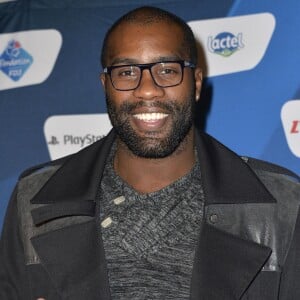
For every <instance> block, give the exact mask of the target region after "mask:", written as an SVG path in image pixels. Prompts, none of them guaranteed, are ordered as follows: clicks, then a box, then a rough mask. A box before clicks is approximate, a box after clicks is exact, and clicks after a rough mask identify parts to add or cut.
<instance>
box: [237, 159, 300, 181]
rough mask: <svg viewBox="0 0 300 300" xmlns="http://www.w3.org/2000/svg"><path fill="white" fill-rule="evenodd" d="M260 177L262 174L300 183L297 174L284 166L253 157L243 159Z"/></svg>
mask: <svg viewBox="0 0 300 300" xmlns="http://www.w3.org/2000/svg"><path fill="white" fill-rule="evenodd" d="M241 158H242V159H243V160H244V161H245V162H246V163H247V164H248V165H249V166H250V167H251V168H252V169H253V171H254V172H255V173H257V174H258V175H260V174H261V175H262V174H265V175H267V174H269V175H270V176H272V175H273V176H281V177H284V178H286V179H287V180H290V181H291V182H298V183H299V182H300V176H298V175H297V174H296V173H294V172H292V171H291V170H289V169H287V168H284V167H282V166H279V165H276V164H273V163H270V162H267V161H264V160H260V159H256V158H251V157H245V156H242V157H241Z"/></svg>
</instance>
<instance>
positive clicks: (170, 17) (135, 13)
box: [101, 6, 198, 68]
mask: <svg viewBox="0 0 300 300" xmlns="http://www.w3.org/2000/svg"><path fill="white" fill-rule="evenodd" d="M159 22H165V23H173V24H176V25H177V26H179V27H180V28H181V30H182V32H183V47H184V48H186V51H187V53H188V56H189V59H190V61H191V62H192V63H194V64H197V60H198V57H197V45H196V40H195V37H194V34H193V31H192V29H191V28H190V27H189V26H188V24H187V23H186V22H185V21H184V20H182V19H181V18H179V17H178V16H176V15H174V14H172V13H170V12H168V11H166V10H163V9H160V8H158V7H153V6H142V7H139V8H136V9H134V10H131V11H129V12H128V13H126V14H125V15H123V16H122V17H120V18H119V19H118V20H117V21H116V22H115V23H114V24H113V25H112V26H111V27H110V29H109V30H108V31H107V33H106V35H105V37H104V40H103V45H102V51H101V64H102V67H103V68H104V67H106V60H107V53H108V41H109V38H110V35H111V34H112V32H113V31H114V30H115V29H116V28H117V27H119V26H120V25H122V24H123V23H136V24H140V25H151V24H152V23H159Z"/></svg>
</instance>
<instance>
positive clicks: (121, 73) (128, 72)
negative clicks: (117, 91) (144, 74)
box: [115, 66, 138, 78]
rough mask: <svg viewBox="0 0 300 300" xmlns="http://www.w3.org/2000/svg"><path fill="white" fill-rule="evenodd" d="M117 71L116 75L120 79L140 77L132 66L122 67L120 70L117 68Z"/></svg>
mask: <svg viewBox="0 0 300 300" xmlns="http://www.w3.org/2000/svg"><path fill="white" fill-rule="evenodd" d="M115 71H116V75H117V76H118V77H123V78H124V77H125V78H126V77H127V78H130V77H136V76H137V75H138V72H137V70H136V68H135V67H131V66H129V67H128V66H127V67H120V68H116V69H115Z"/></svg>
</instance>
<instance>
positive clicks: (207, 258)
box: [191, 133, 276, 300]
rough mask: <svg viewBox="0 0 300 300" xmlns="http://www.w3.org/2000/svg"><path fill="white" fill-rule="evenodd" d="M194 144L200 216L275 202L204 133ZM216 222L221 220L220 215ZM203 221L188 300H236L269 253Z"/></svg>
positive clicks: (246, 168)
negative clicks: (222, 208) (199, 182)
mask: <svg viewBox="0 0 300 300" xmlns="http://www.w3.org/2000/svg"><path fill="white" fill-rule="evenodd" d="M196 143H197V149H198V156H199V158H198V159H199V162H200V168H201V178H202V182H203V189H204V193H205V202H206V203H205V205H206V213H208V212H209V211H210V207H214V208H216V207H218V205H220V206H224V205H225V206H226V205H228V206H230V205H232V204H250V203H252V204H253V203H266V204H271V205H272V204H274V203H276V200H275V199H274V198H273V196H272V195H271V194H270V193H269V191H268V190H267V189H266V188H265V186H264V185H263V184H262V183H261V181H260V180H259V179H258V177H257V176H256V175H255V173H254V172H253V171H252V170H251V169H250V168H249V166H248V165H247V164H246V163H245V162H244V161H243V160H242V159H241V158H240V157H239V156H237V155H236V154H235V153H233V152H232V151H231V150H229V149H227V148H226V147H225V146H224V145H222V144H220V143H219V142H217V141H216V140H214V139H213V138H211V137H209V136H208V135H206V134H202V133H199V135H198V136H197V138H196ZM212 217H215V218H218V216H217V215H213V216H212ZM222 217H223V218H225V219H226V215H223V216H222ZM209 218H210V216H209V215H206V216H205V220H204V224H203V228H202V232H201V237H200V240H199V243H198V247H197V249H196V253H195V262H194V268H193V276H192V283H191V299H192V300H196V299H197V300H199V299H202V300H207V299H208V300H219V299H224V300H226V299H230V300H232V299H241V297H242V295H243V294H244V293H245V291H246V290H247V288H248V287H249V286H250V284H251V282H252V281H253V280H254V279H255V277H256V276H257V275H258V273H259V272H260V271H261V269H262V267H263V265H264V264H265V263H266V261H267V260H268V258H269V257H270V255H271V249H270V248H268V247H266V246H263V245H260V244H257V243H255V242H253V241H251V240H247V239H244V238H242V237H241V236H239V235H235V234H232V233H230V232H225V231H224V230H222V228H217V227H216V226H213V223H214V221H217V220H213V219H212V220H211V221H212V222H209ZM227 220H228V219H227ZM231 221H232V222H234V220H231ZM209 223H211V224H209Z"/></svg>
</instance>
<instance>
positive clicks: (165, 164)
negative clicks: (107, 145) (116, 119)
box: [114, 129, 196, 193]
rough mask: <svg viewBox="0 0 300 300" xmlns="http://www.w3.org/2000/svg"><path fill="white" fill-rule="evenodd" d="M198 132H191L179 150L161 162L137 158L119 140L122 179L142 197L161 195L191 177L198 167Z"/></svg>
mask: <svg viewBox="0 0 300 300" xmlns="http://www.w3.org/2000/svg"><path fill="white" fill-rule="evenodd" d="M194 144H195V143H194V130H193V129H191V130H190V132H189V133H188V134H187V136H186V137H185V139H184V140H183V141H182V142H181V144H180V145H179V147H178V148H177V149H176V150H175V151H174V152H173V153H172V154H171V155H169V156H167V157H165V158H159V159H150V158H143V157H138V156H136V155H134V154H133V153H132V152H131V151H130V150H129V149H128V148H127V146H126V145H125V144H124V143H123V142H122V141H120V140H119V139H118V143H117V151H116V155H115V160H114V168H115V171H116V172H117V173H118V175H119V176H120V177H121V178H122V179H123V180H124V181H126V182H127V183H128V184H129V185H131V186H132V187H133V188H134V189H135V190H136V191H138V192H140V193H150V192H154V191H158V190H160V189H162V188H164V187H166V186H168V185H169V184H171V183H172V182H174V181H176V180H177V179H179V178H181V177H182V176H184V175H185V174H187V173H188V172H189V171H190V170H191V169H192V167H193V166H194V164H195V161H196V158H195V151H194Z"/></svg>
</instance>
